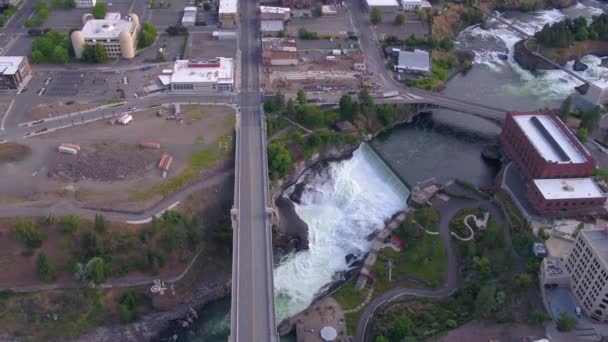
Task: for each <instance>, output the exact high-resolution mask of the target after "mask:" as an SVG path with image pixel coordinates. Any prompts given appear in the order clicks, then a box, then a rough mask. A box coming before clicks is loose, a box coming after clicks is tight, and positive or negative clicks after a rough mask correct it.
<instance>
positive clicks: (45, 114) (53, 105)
mask: <svg viewBox="0 0 608 342" xmlns="http://www.w3.org/2000/svg"><path fill="white" fill-rule="evenodd" d="M51 101H52V100H50V101H49V102H48V103H43V104H39V105H37V106H35V107H32V108H30V109H29V110H27V112H25V113H24V115H23V119H22V120H21V121H22V122H27V121H34V120H40V119H46V118H50V117H55V116H60V115H65V114H69V113H75V112H79V111H83V110H87V109H91V108H95V107H99V106H101V105H103V104H104V103H103V102H80V101H58V102H51Z"/></svg>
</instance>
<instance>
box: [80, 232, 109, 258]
mask: <svg viewBox="0 0 608 342" xmlns="http://www.w3.org/2000/svg"><path fill="white" fill-rule="evenodd" d="M80 249H81V253H82V256H83V257H85V258H87V259H90V258H93V257H96V256H100V255H102V254H103V252H104V246H103V240H101V238H99V236H98V235H97V234H95V233H94V232H92V231H90V230H86V231H84V232H83V233H82V234H81V235H80Z"/></svg>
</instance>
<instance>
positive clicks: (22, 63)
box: [0, 56, 32, 90]
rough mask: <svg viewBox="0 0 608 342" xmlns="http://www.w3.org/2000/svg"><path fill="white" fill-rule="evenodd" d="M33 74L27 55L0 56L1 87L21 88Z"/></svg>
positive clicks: (4, 88)
mask: <svg viewBox="0 0 608 342" xmlns="http://www.w3.org/2000/svg"><path fill="white" fill-rule="evenodd" d="M31 74H32V69H31V67H30V62H29V61H28V59H27V57H26V56H0V89H3V90H6V89H19V88H20V87H22V86H23V85H25V83H26V82H27V81H28V80H29V78H30V77H29V76H30V75H31Z"/></svg>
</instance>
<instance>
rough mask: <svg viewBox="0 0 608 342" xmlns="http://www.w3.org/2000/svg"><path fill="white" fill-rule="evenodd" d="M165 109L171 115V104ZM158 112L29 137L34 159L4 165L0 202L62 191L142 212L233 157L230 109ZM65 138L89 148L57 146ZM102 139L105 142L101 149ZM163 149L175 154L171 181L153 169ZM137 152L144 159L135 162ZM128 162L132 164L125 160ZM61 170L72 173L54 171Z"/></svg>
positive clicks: (47, 197) (81, 200)
mask: <svg viewBox="0 0 608 342" xmlns="http://www.w3.org/2000/svg"><path fill="white" fill-rule="evenodd" d="M166 111H167V112H168V113H173V106H171V108H167V109H166ZM157 112H158V108H151V109H146V110H141V111H138V112H136V113H134V120H133V123H132V124H130V125H128V126H122V125H114V126H112V125H109V124H108V123H107V122H106V121H105V120H104V121H97V122H94V123H91V124H87V125H83V126H77V127H71V128H67V129H63V130H60V131H57V132H55V133H50V134H46V135H41V136H38V137H33V138H30V139H27V140H24V141H23V143H24V144H26V145H27V146H29V147H30V148H31V150H32V153H31V155H30V156H29V157H27V158H26V159H25V160H23V161H20V162H8V163H0V188H2V189H3V191H2V198H1V199H0V200H1V201H3V202H5V203H14V202H22V201H41V202H53V201H55V200H57V199H58V197H60V198H62V199H67V200H75V201H76V202H77V204H78V205H84V206H94V207H103V208H116V207H120V208H121V209H123V210H125V209H129V208H132V209H133V210H137V209H138V208H139V209H141V208H144V207H149V206H151V205H152V204H153V203H154V202H156V201H158V200H160V199H161V198H162V197H163V196H165V195H166V194H167V193H169V192H171V191H174V190H177V189H179V188H181V187H183V186H186V185H187V184H188V183H190V182H192V181H194V180H195V179H197V178H199V177H200V176H201V175H202V174H203V173H204V172H205V171H209V170H210V169H213V168H214V167H218V165H220V164H221V163H222V162H223V161H224V160H226V159H229V157H230V156H231V155H232V149H231V145H230V141H231V138H232V132H233V129H234V128H233V127H234V114H233V113H234V111H233V109H232V108H230V107H226V106H204V107H201V106H198V105H184V106H182V113H183V119H184V121H183V124H179V123H178V122H177V121H175V120H166V118H164V117H158V116H157ZM141 140H149V141H154V142H158V143H159V144H160V145H161V149H160V150H155V151H146V152H144V151H142V150H140V149H139V147H136V146H135V145H137V144H139V142H140V141H141ZM61 143H73V144H80V145H81V146H82V147H83V152H81V153H80V154H79V155H77V156H75V157H74V156H61V155H59V153H58V152H57V151H56V148H57V146H58V145H59V144H61ZM104 143H105V144H106V147H104V148H101V149H100V148H99V146H103V145H104ZM100 144H101V145H100ZM108 146H109V147H108ZM125 146H126V147H127V148H125ZM142 153H143V154H142ZM161 153H169V154H171V155H172V156H173V163H172V164H171V169H170V171H169V176H168V178H167V179H165V180H163V179H162V178H161V172H160V170H158V169H156V168H155V167H154V164H155V163H156V162H157V160H158V159H157V158H159V156H160V154H161ZM135 156H137V158H139V161H136V160H130V159H131V158H133V157H135ZM127 160H129V162H128V163H129V164H133V165H130V166H129V165H123V164H124V162H125V161H127ZM66 162H69V163H66ZM59 164H61V165H62V166H59ZM150 164H151V165H150ZM75 166H77V167H78V168H82V169H80V171H79V170H78V169H73V167H75ZM150 166H152V167H150ZM113 168H115V169H116V170H113ZM142 168H143V169H142ZM140 169H142V170H141V171H140ZM104 170H105V171H104ZM58 171H62V172H63V173H64V174H65V176H68V177H67V178H66V177H56V176H53V177H49V176H48V175H49V174H51V175H58ZM133 171H135V172H134V173H132V172H133ZM127 174H129V175H127ZM82 176H85V178H86V179H82V178H83V177H82ZM123 176H125V177H123ZM91 178H92V179H91ZM67 179H71V180H67Z"/></svg>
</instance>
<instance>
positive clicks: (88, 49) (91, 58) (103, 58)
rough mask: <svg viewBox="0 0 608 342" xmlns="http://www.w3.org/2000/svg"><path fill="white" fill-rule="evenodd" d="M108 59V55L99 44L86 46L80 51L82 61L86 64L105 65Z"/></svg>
mask: <svg viewBox="0 0 608 342" xmlns="http://www.w3.org/2000/svg"><path fill="white" fill-rule="evenodd" d="M108 59H109V57H108V53H107V52H106V49H105V48H104V47H103V46H102V45H101V44H95V45H86V46H85V47H84V50H83V51H82V60H83V61H85V62H88V63H105V62H107V61H108Z"/></svg>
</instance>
